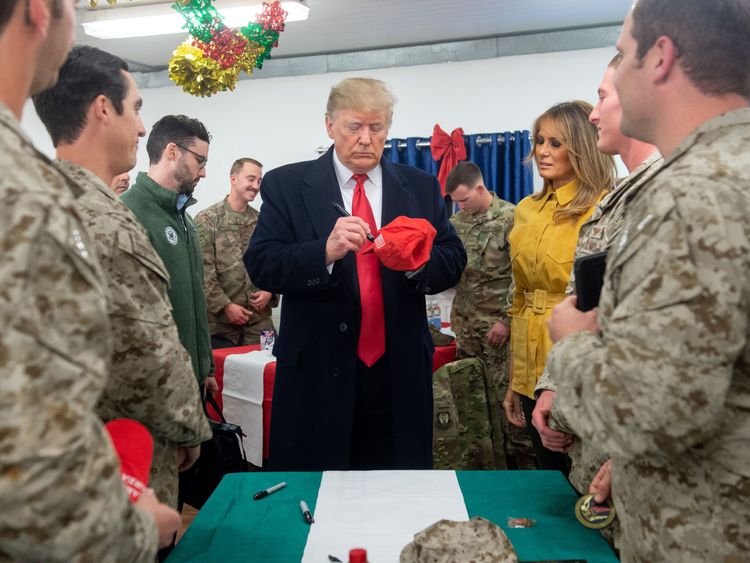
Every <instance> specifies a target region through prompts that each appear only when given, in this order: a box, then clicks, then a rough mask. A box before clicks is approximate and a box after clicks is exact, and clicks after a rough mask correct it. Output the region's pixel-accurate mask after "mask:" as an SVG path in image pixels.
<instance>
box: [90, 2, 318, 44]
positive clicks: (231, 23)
mask: <svg viewBox="0 0 750 563" xmlns="http://www.w3.org/2000/svg"><path fill="white" fill-rule="evenodd" d="M281 7H282V8H283V9H284V10H286V11H287V12H288V16H287V18H286V22H287V23H289V22H294V21H304V20H306V19H307V16H308V14H309V12H310V8H309V6H307V4H305V2H304V0H290V1H286V2H281ZM217 8H218V6H217ZM167 9H168V12H167V11H165V6H164V5H163V4H162V5H151V6H138V7H128V8H123V9H122V10H115V9H107V8H105V9H96V10H89V11H88V12H86V13H85V14H83V15H82V17H81V20H82V21H81V24H82V25H83V30H84V31H85V32H86V35H90V36H92V37H97V38H99V39H122V38H128V37H148V36H152V35H170V34H174V33H182V34H185V33H187V30H186V29H183V27H184V25H185V20H184V19H183V18H182V16H180V14H178V13H177V12H175V11H174V10H172V9H171V8H167ZM128 10H131V11H133V12H134V11H135V10H137V11H138V15H132V16H127V17H123V16H124V14H126V13H128ZM218 10H219V13H220V14H221V15H222V16H223V17H224V24H225V25H226V26H227V27H230V28H232V29H237V28H240V27H244V26H246V25H247V24H248V23H252V22H254V21H255V16H256V15H257V14H259V13H260V12H261V11H262V10H263V5H262V4H256V5H247V4H245V5H240V6H233V7H226V8H218ZM133 12H131V13H133Z"/></svg>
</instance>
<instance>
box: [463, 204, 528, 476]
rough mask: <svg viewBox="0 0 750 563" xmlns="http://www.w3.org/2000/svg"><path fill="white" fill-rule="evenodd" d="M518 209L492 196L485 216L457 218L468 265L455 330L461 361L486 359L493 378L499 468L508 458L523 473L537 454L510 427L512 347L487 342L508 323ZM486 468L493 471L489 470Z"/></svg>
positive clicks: (491, 402) (492, 405) (524, 434)
mask: <svg viewBox="0 0 750 563" xmlns="http://www.w3.org/2000/svg"><path fill="white" fill-rule="evenodd" d="M513 210H514V206H513V205H512V204H510V203H508V202H507V201H503V200H502V199H500V198H498V197H496V196H495V194H492V203H491V204H490V206H489V208H488V209H487V211H485V212H484V213H477V214H470V213H467V212H466V211H459V212H458V213H456V214H454V215H453V216H452V217H451V223H452V224H453V227H454V228H455V229H456V232H457V233H458V236H459V237H460V239H461V242H463V244H464V248H466V255H467V257H468V260H467V262H466V269H465V270H464V273H463V275H462V276H461V280H460V281H459V282H458V285H457V286H456V296H455V297H454V299H453V306H452V307H451V328H452V330H453V332H455V334H456V346H457V351H456V357H457V358H458V359H462V358H480V359H481V360H482V361H483V362H484V364H485V366H486V370H485V374H486V377H487V390H488V402H489V407H490V413H491V415H490V425H491V428H488V429H487V431H488V433H489V434H490V435H491V439H492V443H493V448H494V450H495V466H494V469H505V468H506V467H507V465H508V459H509V460H511V463H512V464H515V466H516V467H517V468H518V469H530V468H535V467H536V465H535V463H534V450H533V447H532V445H531V441H530V440H529V437H528V434H527V432H526V430H525V429H523V428H518V427H517V426H514V425H512V424H510V422H508V419H507V418H506V416H505V411H504V410H503V398H504V397H505V392H506V390H507V388H508V344H507V343H506V344H504V345H503V347H502V349H500V350H498V349H497V348H494V347H493V346H491V345H490V344H489V343H488V342H487V339H486V335H487V332H489V330H490V329H491V328H492V326H493V325H494V324H495V323H496V322H497V321H498V320H500V319H506V320H507V317H505V311H506V310H507V309H506V306H507V295H508V288H509V286H510V282H511V266H510V257H509V256H508V242H507V236H508V233H509V232H510V230H511V229H512V227H513ZM486 469H493V467H488V468H486Z"/></svg>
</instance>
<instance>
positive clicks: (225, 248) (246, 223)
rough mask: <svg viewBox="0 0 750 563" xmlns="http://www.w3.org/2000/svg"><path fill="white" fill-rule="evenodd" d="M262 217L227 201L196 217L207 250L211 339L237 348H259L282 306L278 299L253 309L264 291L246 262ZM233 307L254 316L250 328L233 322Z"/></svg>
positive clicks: (225, 199)
mask: <svg viewBox="0 0 750 563" xmlns="http://www.w3.org/2000/svg"><path fill="white" fill-rule="evenodd" d="M259 215H260V213H258V211H257V210H256V209H253V208H252V207H250V206H249V205H248V207H247V210H246V211H245V212H243V213H238V212H237V211H234V210H233V209H232V208H231V207H230V206H229V202H228V201H227V198H226V197H225V198H224V199H223V200H221V201H219V202H218V203H215V204H213V205H212V206H211V207H208V208H206V209H204V210H203V211H201V212H200V213H198V215H196V217H195V224H196V226H197V227H198V236H199V237H200V241H201V248H202V250H203V271H204V278H203V279H204V281H203V288H204V289H205V291H206V302H207V304H208V325H209V329H210V331H211V336H223V337H224V338H226V339H228V340H230V341H232V342H233V343H235V344H236V345H237V346H245V345H248V344H258V342H260V333H261V331H262V330H275V329H274V326H273V321H272V320H271V309H272V307H276V305H278V297H277V296H276V295H274V296H273V298H272V299H271V301H269V303H268V305H267V306H266V308H265V309H263V310H262V311H258V310H256V309H254V308H253V307H251V306H250V299H251V298H252V294H253V293H255V292H256V291H260V290H259V289H258V288H257V287H255V286H254V285H253V283H252V282H251V281H250V276H248V275H247V270H246V269H245V264H244V262H243V261H242V255H243V254H244V253H245V250H247V246H248V244H250V237H251V236H252V235H253V231H255V226H256V225H257V224H258V216H259ZM230 303H234V304H236V305H241V306H242V307H245V308H246V309H249V310H251V311H252V312H253V316H252V318H251V319H250V321H249V322H248V323H247V324H246V325H244V326H239V325H236V324H232V323H230V322H229V320H228V319H227V317H226V315H225V314H224V307H226V306H227V305H229V304H230Z"/></svg>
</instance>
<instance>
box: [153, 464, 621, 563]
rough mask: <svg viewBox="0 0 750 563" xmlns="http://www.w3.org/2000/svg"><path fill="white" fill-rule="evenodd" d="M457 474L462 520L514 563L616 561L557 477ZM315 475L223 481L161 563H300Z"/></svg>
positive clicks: (542, 473)
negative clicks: (504, 537) (499, 538)
mask: <svg viewBox="0 0 750 563" xmlns="http://www.w3.org/2000/svg"><path fill="white" fill-rule="evenodd" d="M456 473H457V475H458V482H459V484H460V486H461V491H462V492H463V495H464V502H465V503H466V509H467V511H468V513H469V516H470V517H472V516H482V517H484V518H487V519H488V520H491V521H492V522H495V523H496V524H498V525H499V526H501V527H502V528H503V530H504V531H505V532H506V533H507V534H508V537H509V538H510V540H511V542H512V543H513V546H514V547H515V548H516V551H517V553H518V557H519V560H520V561H524V560H525V561H529V560H554V559H585V560H586V561H587V562H588V563H616V562H617V558H616V557H615V556H614V554H613V553H612V550H611V549H610V548H609V546H608V545H607V543H606V542H605V541H604V540H603V539H602V538H601V536H600V535H599V533H598V532H595V531H592V530H587V529H586V528H584V527H583V526H581V525H580V524H579V523H578V522H577V521H576V519H575V517H574V516H573V506H574V505H575V502H576V498H577V495H576V493H575V491H574V490H573V489H572V487H571V486H570V485H569V484H568V482H567V481H566V480H565V478H564V477H563V476H562V475H561V474H560V473H558V472H555V471H458V472H456ZM321 475H322V474H321V473H296V472H295V473H291V472H290V473H237V474H233V475H227V476H226V477H225V478H224V480H223V481H222V482H221V484H220V485H219V487H218V488H217V489H216V491H215V492H214V494H213V495H212V496H211V498H210V499H209V500H208V502H207V503H206V505H205V506H204V507H203V508H202V509H201V511H200V513H199V514H198V516H197V517H196V518H195V520H194V521H193V523H192V524H191V525H190V527H189V528H188V530H187V532H186V534H185V535H184V536H183V538H182V539H181V540H180V542H179V543H178V544H177V547H176V548H175V550H174V551H173V552H172V554H171V555H170V557H169V559H168V560H167V561H168V563H181V562H196V563H197V562H201V563H210V562H211V561H222V562H228V563H229V562H234V561H236V562H248V561H249V562H262V563H276V562H290V563H291V562H299V561H300V560H301V559H302V553H303V551H304V549H305V543H306V542H307V534H308V532H309V530H310V526H308V525H307V524H305V523H304V521H303V520H302V518H301V516H300V513H299V506H298V503H299V501H300V500H301V499H304V500H305V501H307V504H308V505H309V506H310V510H311V511H312V512H313V513H314V512H315V504H316V502H317V497H318V488H319V486H320V480H321ZM280 481H286V482H287V483H288V484H287V487H286V488H284V489H282V490H280V491H277V492H276V493H274V494H273V495H271V496H269V497H267V498H265V499H262V500H259V501H254V500H253V498H252V495H253V493H254V492H255V491H258V490H260V489H264V488H266V487H270V486H271V485H274V484H276V483H278V482H280ZM508 517H523V518H533V519H534V520H536V526H535V527H533V528H526V529H508V527H507V525H506V520H507V518H508ZM363 547H367V546H363ZM344 555H345V554H344Z"/></svg>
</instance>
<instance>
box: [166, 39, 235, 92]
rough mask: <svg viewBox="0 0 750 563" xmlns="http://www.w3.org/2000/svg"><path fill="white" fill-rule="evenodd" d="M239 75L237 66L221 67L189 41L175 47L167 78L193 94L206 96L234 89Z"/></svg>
mask: <svg viewBox="0 0 750 563" xmlns="http://www.w3.org/2000/svg"><path fill="white" fill-rule="evenodd" d="M239 76H240V70H239V69H238V68H236V67H232V68H228V69H222V68H221V67H220V66H219V63H217V62H216V61H215V60H214V59H212V58H210V57H206V56H204V54H203V51H201V50H200V49H199V48H197V47H194V46H193V45H191V44H190V42H189V41H187V42H185V43H182V44H181V45H180V46H179V47H177V49H175V50H174V53H173V56H172V59H171V60H170V61H169V78H170V79H171V80H172V81H174V82H175V84H177V85H179V86H181V87H182V89H183V90H184V91H185V92H187V93H188V94H191V95H193V96H202V97H206V96H211V95H213V94H216V93H217V92H225V91H227V90H234V88H235V86H237V82H238V81H239Z"/></svg>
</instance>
